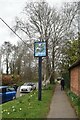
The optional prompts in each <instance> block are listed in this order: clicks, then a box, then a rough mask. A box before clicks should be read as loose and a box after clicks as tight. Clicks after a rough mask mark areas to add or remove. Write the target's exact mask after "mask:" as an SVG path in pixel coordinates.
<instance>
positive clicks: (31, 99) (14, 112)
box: [1, 85, 54, 119]
mask: <svg viewBox="0 0 80 120" xmlns="http://www.w3.org/2000/svg"><path fill="white" fill-rule="evenodd" d="M53 86H54V85H49V86H48V87H47V88H46V89H43V90H42V100H41V101H38V91H37V90H36V91H33V92H32V93H29V94H26V95H24V96H22V97H20V98H17V99H15V100H13V101H10V102H7V103H4V104H3V105H2V111H1V113H2V118H6V119H7V118H46V116H47V114H48V112H49V107H50V102H51V98H52V95H53V90H54V87H53Z"/></svg>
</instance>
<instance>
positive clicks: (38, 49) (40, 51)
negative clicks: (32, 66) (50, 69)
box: [34, 41, 46, 101]
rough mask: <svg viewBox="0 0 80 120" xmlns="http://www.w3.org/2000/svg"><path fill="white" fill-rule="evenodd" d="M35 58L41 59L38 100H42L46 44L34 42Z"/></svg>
mask: <svg viewBox="0 0 80 120" xmlns="http://www.w3.org/2000/svg"><path fill="white" fill-rule="evenodd" d="M34 56H35V57H39V70H38V73H39V80H38V100H39V101H41V100H42V57H46V42H41V41H39V42H34Z"/></svg>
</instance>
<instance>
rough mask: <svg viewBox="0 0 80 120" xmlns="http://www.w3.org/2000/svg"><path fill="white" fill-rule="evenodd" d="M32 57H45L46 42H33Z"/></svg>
mask: <svg viewBox="0 0 80 120" xmlns="http://www.w3.org/2000/svg"><path fill="white" fill-rule="evenodd" d="M34 56H35V57H45V56H46V42H35V43H34Z"/></svg>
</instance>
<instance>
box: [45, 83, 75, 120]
mask: <svg viewBox="0 0 80 120" xmlns="http://www.w3.org/2000/svg"><path fill="white" fill-rule="evenodd" d="M60 87H61V86H60V85H59V84H58V85H57V86H56V88H55V92H54V95H53V98H52V102H51V105H50V111H49V114H48V116H47V118H72V119H73V118H74V119H75V120H77V116H76V113H75V111H74V109H73V108H72V106H71V104H70V101H69V99H68V97H67V95H66V93H65V91H61V88H60Z"/></svg>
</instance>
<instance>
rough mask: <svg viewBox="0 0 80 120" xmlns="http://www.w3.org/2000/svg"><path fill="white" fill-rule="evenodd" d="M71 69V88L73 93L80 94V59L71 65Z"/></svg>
mask: <svg viewBox="0 0 80 120" xmlns="http://www.w3.org/2000/svg"><path fill="white" fill-rule="evenodd" d="M69 71H70V89H71V91H72V92H73V93H75V94H76V95H78V96H80V60H78V61H77V62H75V63H74V64H73V65H71V66H70V68H69Z"/></svg>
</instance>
